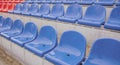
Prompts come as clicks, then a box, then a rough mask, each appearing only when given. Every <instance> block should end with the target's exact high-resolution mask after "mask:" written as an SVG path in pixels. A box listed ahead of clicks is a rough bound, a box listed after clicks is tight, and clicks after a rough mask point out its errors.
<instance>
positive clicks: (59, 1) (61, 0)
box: [52, 0, 64, 4]
mask: <svg viewBox="0 0 120 65" xmlns="http://www.w3.org/2000/svg"><path fill="white" fill-rule="evenodd" d="M63 1H64V0H53V1H52V3H54V4H59V3H62V2H63Z"/></svg>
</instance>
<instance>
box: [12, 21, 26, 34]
mask: <svg viewBox="0 0 120 65" xmlns="http://www.w3.org/2000/svg"><path fill="white" fill-rule="evenodd" d="M23 27H24V26H23V23H22V21H21V20H15V21H14V23H13V26H12V30H14V31H17V32H19V33H21V32H22V30H23Z"/></svg>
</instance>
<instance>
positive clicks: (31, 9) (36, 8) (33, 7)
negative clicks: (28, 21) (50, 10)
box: [28, 3, 39, 12]
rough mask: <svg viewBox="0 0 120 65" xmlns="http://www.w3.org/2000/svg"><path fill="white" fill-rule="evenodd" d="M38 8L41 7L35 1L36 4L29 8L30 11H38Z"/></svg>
mask: <svg viewBox="0 0 120 65" xmlns="http://www.w3.org/2000/svg"><path fill="white" fill-rule="evenodd" d="M38 8H39V6H38V4H36V3H34V4H32V5H31V6H30V8H29V10H28V11H32V12H33V11H34V12H37V11H38Z"/></svg>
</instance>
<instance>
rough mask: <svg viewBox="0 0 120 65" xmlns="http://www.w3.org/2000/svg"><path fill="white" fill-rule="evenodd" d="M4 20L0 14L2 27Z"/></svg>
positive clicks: (0, 25)
mask: <svg viewBox="0 0 120 65" xmlns="http://www.w3.org/2000/svg"><path fill="white" fill-rule="evenodd" d="M4 20H5V19H4V18H3V17H2V16H0V27H2V25H3V22H4Z"/></svg>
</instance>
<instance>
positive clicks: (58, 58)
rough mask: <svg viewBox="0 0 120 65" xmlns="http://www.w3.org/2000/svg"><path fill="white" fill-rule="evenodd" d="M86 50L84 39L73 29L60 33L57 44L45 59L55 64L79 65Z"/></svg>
mask: <svg viewBox="0 0 120 65" xmlns="http://www.w3.org/2000/svg"><path fill="white" fill-rule="evenodd" d="M85 52H86V39H85V38H84V37H83V35H82V34H80V33H78V32H75V31H67V32H64V33H63V34H62V37H61V40H60V43H59V45H58V46H57V47H56V48H55V49H53V50H52V51H51V52H50V53H48V54H46V55H45V59H47V60H48V61H50V62H52V63H53V64H55V65H79V64H80V63H81V62H82V60H83V59H84V56H85Z"/></svg>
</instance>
